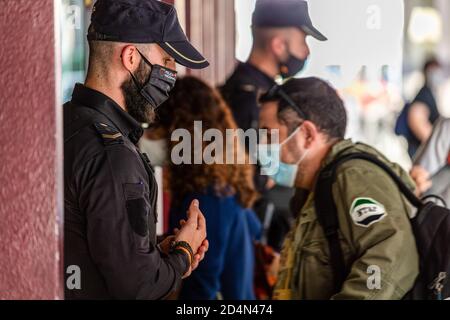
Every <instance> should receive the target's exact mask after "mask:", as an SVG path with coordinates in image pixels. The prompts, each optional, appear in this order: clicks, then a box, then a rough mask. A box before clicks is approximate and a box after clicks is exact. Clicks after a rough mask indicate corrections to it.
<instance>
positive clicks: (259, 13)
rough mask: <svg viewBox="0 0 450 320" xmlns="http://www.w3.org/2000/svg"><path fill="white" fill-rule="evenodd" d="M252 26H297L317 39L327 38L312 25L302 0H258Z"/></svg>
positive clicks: (306, 5)
mask: <svg viewBox="0 0 450 320" xmlns="http://www.w3.org/2000/svg"><path fill="white" fill-rule="evenodd" d="M253 27H256V28H286V27H297V28H300V29H301V30H302V31H303V32H305V33H306V34H307V35H310V36H313V37H314V38H316V39H317V40H320V41H326V40H328V39H327V37H325V36H324V35H323V34H322V33H321V32H320V31H319V30H317V29H316V28H315V27H314V26H313V24H312V21H311V17H310V16H309V9H308V3H307V2H306V1H303V0H258V1H257V2H256V7H255V11H254V13H253Z"/></svg>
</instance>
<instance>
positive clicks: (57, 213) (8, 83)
mask: <svg viewBox="0 0 450 320" xmlns="http://www.w3.org/2000/svg"><path fill="white" fill-rule="evenodd" d="M55 52H57V51H56V50H55V31H54V7H53V1H52V0H2V1H1V2H0V299H55V298H56V299H58V298H62V297H63V293H62V282H61V278H62V269H61V262H60V259H62V256H61V257H60V256H59V253H60V252H61V243H62V242H61V236H62V234H61V226H60V224H59V223H58V222H59V221H62V220H61V218H62V209H61V208H62V155H61V150H62V149H61V147H62V124H61V119H60V117H61V110H60V109H61V107H60V105H59V101H58V98H57V95H56V94H55V92H57V91H58V90H59V89H58V88H57V85H56V84H57V83H59V80H57V79H59V71H58V69H57V68H56V69H55V65H57V59H55ZM58 68H59V67H58Z"/></svg>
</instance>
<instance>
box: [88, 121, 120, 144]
mask: <svg viewBox="0 0 450 320" xmlns="http://www.w3.org/2000/svg"><path fill="white" fill-rule="evenodd" d="M94 127H95V130H97V132H98V133H99V134H100V137H101V138H102V140H103V144H104V145H105V146H111V145H116V144H124V141H123V136H122V134H121V133H120V131H119V130H118V129H116V128H114V127H113V126H111V125H108V124H105V123H101V122H96V123H94Z"/></svg>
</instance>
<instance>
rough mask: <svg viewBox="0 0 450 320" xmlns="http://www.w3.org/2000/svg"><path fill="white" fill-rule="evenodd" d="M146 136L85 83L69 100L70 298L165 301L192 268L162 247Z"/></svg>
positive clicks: (66, 144)
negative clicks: (144, 150) (143, 146)
mask: <svg viewBox="0 0 450 320" xmlns="http://www.w3.org/2000/svg"><path fill="white" fill-rule="evenodd" d="M142 134H143V130H142V128H141V126H140V124H139V123H138V122H136V121H135V120H134V119H133V118H132V117H131V116H130V115H129V114H128V113H126V112H125V111H123V109H121V108H120V106H119V105H117V104H116V103H115V102H114V101H113V100H112V99H110V98H109V97H107V96H105V95H104V94H102V93H100V92H98V91H95V90H92V89H89V88H87V87H85V86H83V85H81V84H77V85H76V87H75V90H74V92H73V97H72V101H70V102H68V103H66V104H65V105H64V184H65V185H64V187H65V188H64V190H65V195H64V210H65V212H64V263H65V279H66V281H65V285H66V287H65V294H66V299H162V298H164V297H166V296H167V295H169V294H170V293H172V292H173V291H174V290H176V289H177V288H178V286H179V284H180V282H181V277H182V275H183V274H184V273H185V272H186V270H187V268H188V258H187V257H186V256H185V255H183V254H180V253H173V254H170V255H164V254H163V253H162V252H161V251H160V250H159V248H158V246H157V242H156V222H157V212H156V198H157V192H158V190H157V184H156V181H155V178H154V175H153V169H152V167H151V164H150V162H149V161H148V158H147V157H146V155H143V154H141V153H140V152H139V150H138V149H137V147H136V144H137V142H138V141H139V139H140V138H141V136H142ZM71 266H72V267H71ZM73 266H75V269H74V267H73ZM69 267H71V268H69ZM77 268H79V271H80V272H79V276H80V279H79V280H80V282H79V284H78V285H77V278H75V277H76V276H77V275H76V274H75V272H73V270H76V269H77ZM67 270H70V271H71V272H67ZM80 285H81V286H80ZM80 287H81V288H80Z"/></svg>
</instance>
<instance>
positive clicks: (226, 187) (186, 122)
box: [163, 76, 258, 208]
mask: <svg viewBox="0 0 450 320" xmlns="http://www.w3.org/2000/svg"><path fill="white" fill-rule="evenodd" d="M163 108H165V109H166V110H167V111H168V112H169V113H170V115H169V114H167V115H166V116H169V117H171V124H170V128H169V130H170V132H173V131H174V130H176V129H185V130H187V131H189V133H190V134H191V150H189V151H190V154H191V156H192V157H193V155H194V122H195V121H201V122H202V128H203V131H206V130H208V129H216V130H219V131H220V132H221V133H222V136H223V137H224V141H223V146H224V153H223V154H214V157H215V159H217V160H220V159H222V160H223V161H216V162H215V163H214V164H205V163H203V161H202V164H181V165H175V164H174V163H173V162H171V164H170V178H169V184H170V191H171V194H172V199H173V204H174V205H175V206H176V205H177V204H180V201H182V199H183V198H184V197H185V196H186V195H188V194H190V193H206V192H207V191H208V189H210V188H213V190H214V191H215V193H216V194H217V195H219V196H230V195H236V196H237V199H238V201H239V203H240V204H241V205H242V206H243V207H245V208H250V207H251V206H252V205H253V203H254V202H255V200H256V199H257V197H258V193H257V192H256V190H255V187H254V183H253V176H254V166H252V165H250V164H249V161H248V155H247V154H245V151H244V149H243V148H242V146H241V144H240V142H239V139H238V138H237V137H235V139H234V145H233V150H232V152H233V155H234V156H236V155H237V154H239V155H241V156H243V157H245V160H246V161H245V164H220V163H226V162H225V157H226V153H227V152H230V150H227V149H226V146H227V143H226V141H225V140H226V138H225V137H226V130H227V129H233V130H236V129H237V125H236V123H235V121H234V119H233V116H232V114H231V111H230V109H229V107H228V106H227V105H226V103H225V101H224V100H223V98H222V96H221V95H220V93H219V92H218V91H217V90H215V89H213V88H211V87H210V86H209V85H207V84H206V83H205V82H203V81H202V80H200V79H198V78H195V77H192V76H188V77H184V78H182V79H179V80H177V83H176V85H175V88H174V89H173V90H172V91H171V96H170V99H169V100H168V101H167V102H166V103H165V104H164V106H163ZM202 134H203V132H202ZM168 139H169V141H168V143H169V146H170V147H169V150H170V153H172V150H173V149H174V147H175V146H176V145H177V144H178V142H174V141H171V137H168ZM207 145H208V143H206V142H203V148H202V152H203V150H204V148H205V147H206V146H207ZM221 157H222V158H221ZM217 162H218V163H217Z"/></svg>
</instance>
